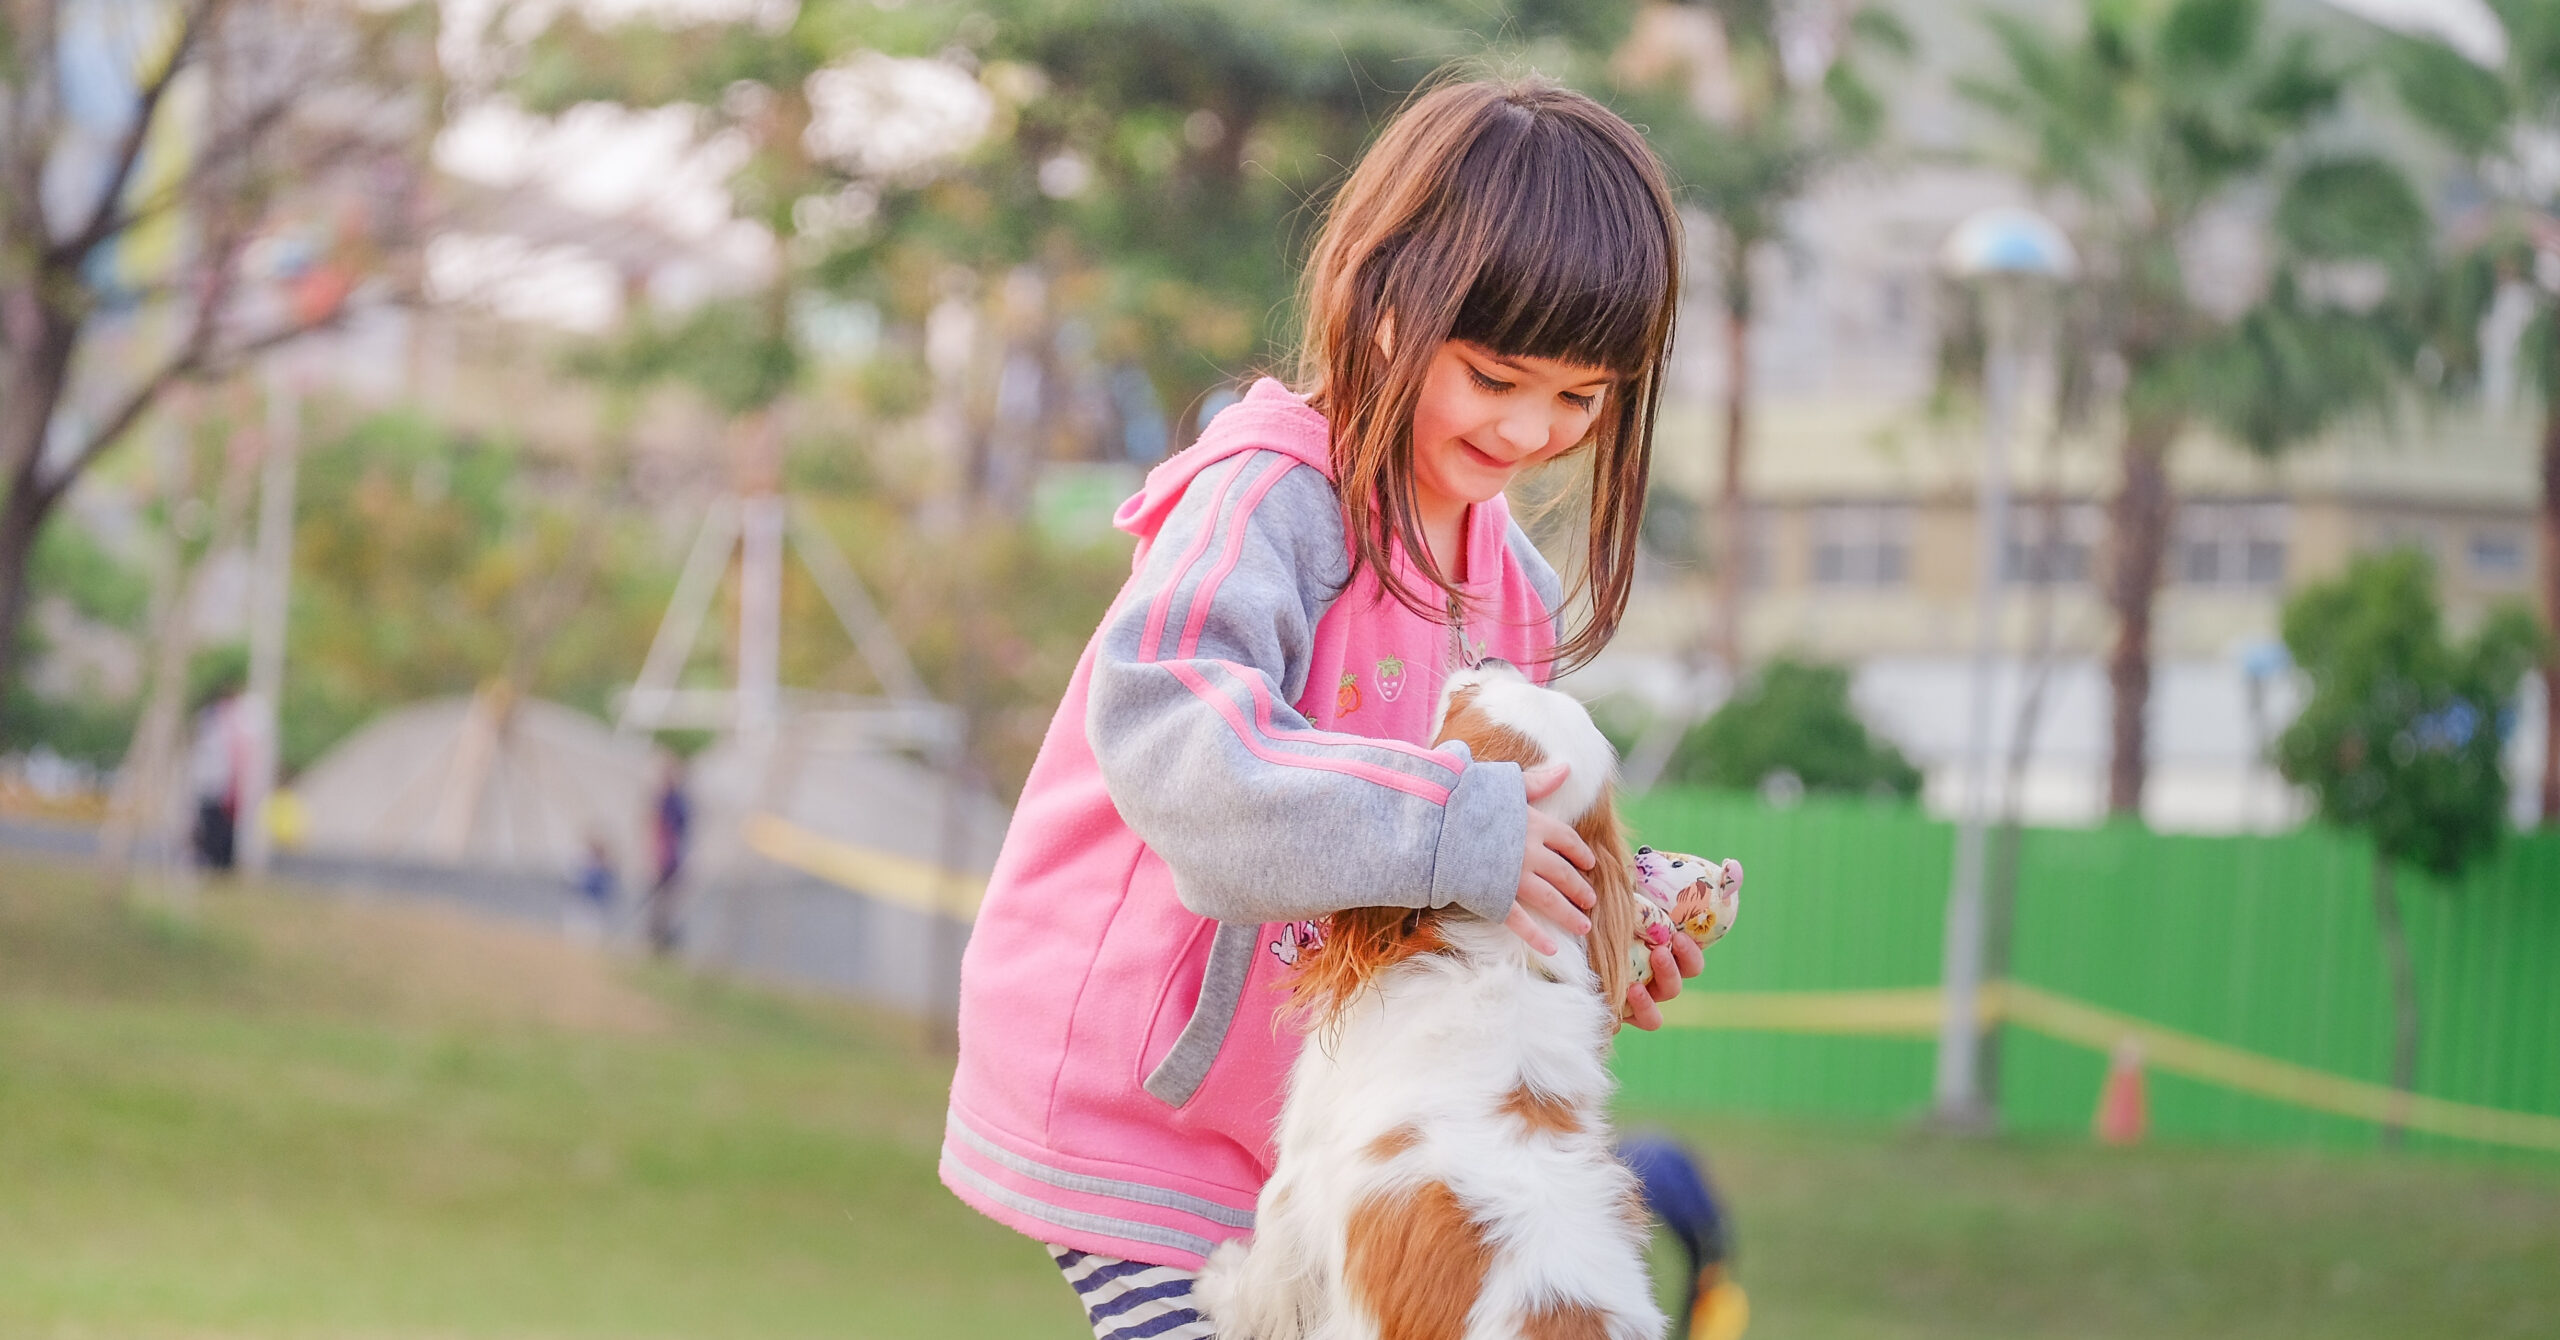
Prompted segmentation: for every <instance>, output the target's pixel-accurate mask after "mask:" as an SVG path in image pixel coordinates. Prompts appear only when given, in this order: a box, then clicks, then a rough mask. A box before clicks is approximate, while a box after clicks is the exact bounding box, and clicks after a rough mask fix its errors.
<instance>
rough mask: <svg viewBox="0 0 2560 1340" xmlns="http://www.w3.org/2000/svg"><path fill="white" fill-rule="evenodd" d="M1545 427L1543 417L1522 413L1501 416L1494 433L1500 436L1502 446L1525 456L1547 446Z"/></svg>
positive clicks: (1545, 421) (1545, 422)
mask: <svg viewBox="0 0 2560 1340" xmlns="http://www.w3.org/2000/svg"><path fill="white" fill-rule="evenodd" d="M1547 427H1548V425H1547V420H1546V416H1545V415H1542V414H1533V413H1525V412H1524V413H1518V414H1506V415H1504V416H1502V422H1501V423H1500V424H1499V425H1497V426H1496V428H1495V431H1496V432H1498V433H1500V434H1501V435H1502V442H1503V445H1504V446H1507V447H1509V448H1511V449H1512V450H1513V451H1516V452H1519V453H1521V454H1522V455H1527V454H1528V453H1530V452H1533V451H1536V450H1538V449H1539V448H1541V447H1544V446H1546V445H1547Z"/></svg>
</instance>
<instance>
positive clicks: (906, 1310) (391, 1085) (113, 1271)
mask: <svg viewBox="0 0 2560 1340" xmlns="http://www.w3.org/2000/svg"><path fill="white" fill-rule="evenodd" d="M946 1073H947V1064H946V1063H945V1062H943V1061H940V1060H938V1059H936V1058H935V1057H934V1056H932V1055H931V1054H929V1053H928V1052H926V1051H925V1050H924V1049H923V1048H922V1047H921V1046H920V1045H919V1044H918V1042H917V1041H916V1039H915V1035H914V1030H913V1028H912V1026H910V1025H906V1024H903V1023H900V1022H897V1021H894V1020H886V1019H881V1018H876V1017H872V1016H868V1015H865V1014H863V1013H861V1012H859V1011H855V1010H850V1009H846V1008H842V1007H837V1006H833V1005H828V1004H824V1003H817V1002H810V1001H806V1000H799V999H792V998H785V997H780V996H775V995H770V994H765V993H761V992H756V991H751V990H747V989H743V988H733V987H723V986H718V985H714V984H706V983H701V982H696V981H690V980H687V979H684V978H682V977H678V976H674V975H665V974H659V973H656V972H652V971H649V970H646V969H643V968H640V967H635V966H632V965H626V964H620V963H616V962H613V961H610V960H608V959H605V958H602V957H599V956H596V955H592V954H586V953H580V952H576V951H572V950H570V949H567V948H565V947H563V946H561V945H559V944H558V943H556V942H555V941H554V940H553V939H551V938H550V937H547V936H543V935H540V934H535V933H530V932H526V931H522V930H516V929H509V928H494V927H490V926H487V925H483V924H480V923H476V922H471V921H467V920H464V919H461V918H459V917H457V916H454V915H451V914H446V913H443V912H440V911H435V910H431V909H426V908H422V907H418V906H416V905H411V904H399V903H385V902H370V901H361V900H348V899H340V898H329V897H320V896H314V895H307V894H295V893H284V892H252V891H244V890H239V889H230V888H216V889H212V890H209V891H208V892H207V894H206V895H205V896H204V898H203V900H202V901H201V903H200V905H199V907H198V909H197V911H196V912H195V913H194V914H193V915H192V916H189V917H183V918H182V917H177V916H172V915H170V914H168V913H165V912H152V911H137V910H133V909H131V908H129V907H126V906H124V905H121V904H117V903H113V902H110V901H108V900H107V899H105V898H104V897H103V896H102V895H101V894H99V893H98V892H97V891H96V888H95V886H94V884H93V883H92V880H91V876H89V874H88V873H87V872H86V871H85V870H81V869H78V868H74V867H65V866H48V865H42V864H34V863H29V862H26V861H24V860H21V859H17V858H11V857H0V1336H5V1337H12V1338H14V1337H21V1336H24V1337H58V1338H60V1340H70V1338H71V1337H81V1338H83V1340H88V1338H90V1337H126V1336H133V1337H153V1338H157V1337H172V1338H173V1340H174V1338H176V1337H186V1338H187V1340H207V1338H212V1337H222V1338H224V1340H229V1338H233V1337H238V1338H241V1340H246V1338H247V1337H260V1338H264V1337H323V1336H325V1337H338V1336H349V1337H367V1338H368V1340H371V1338H374V1337H380V1338H383V1340H392V1338H395V1337H396V1338H399V1340H409V1338H412V1337H415V1338H418V1340H425V1338H426V1337H437V1338H439V1340H441V1338H443V1337H510V1338H513V1337H523V1338H526V1340H531V1338H532V1337H544V1338H545V1340H548V1338H550V1337H586V1336H686V1337H739V1338H741V1340H748V1338H754V1337H786V1336H857V1337H872V1336H880V1337H898V1336H918V1337H922V1336H973V1337H974V1336H987V1337H1028V1338H1031V1340H1038V1338H1040V1337H1054V1338H1055V1340H1072V1338H1073V1337H1075V1336H1078V1335H1081V1334H1084V1333H1085V1332H1084V1330H1083V1327H1082V1325H1081V1321H1080V1318H1079V1317H1078V1316H1077V1314H1076V1312H1075V1309H1074V1308H1073V1306H1072V1305H1071V1304H1070V1303H1069V1302H1068V1298H1067V1293H1066V1290H1065V1288H1064V1286H1062V1285H1060V1284H1059V1283H1058V1282H1057V1281H1056V1278H1055V1276H1054V1275H1053V1274H1052V1273H1051V1271H1050V1269H1049V1266H1048V1262H1047V1260H1046V1258H1045V1257H1044V1256H1043V1255H1042V1254H1041V1253H1040V1251H1039V1249H1038V1248H1037V1247H1035V1246H1033V1245H1032V1244H1030V1243H1028V1242H1027V1241H1024V1240H1022V1239H1019V1238H1017V1237H1015V1236H1013V1235H1012V1234H1010V1233H1008V1232H1006V1231H1004V1230H1001V1229H998V1228H996V1227H995V1226H993V1225H992V1224H988V1223H986V1222H984V1221H983V1220H980V1219H979V1218H977V1217H976V1216H975V1215H973V1214H971V1213H970V1212H969V1211H967V1210H965V1209H963V1208H961V1206H960V1205H959V1204H958V1203H957V1202H956V1201H954V1200H952V1199H951V1198H950V1197H949V1196H947V1195H945V1194H944V1193H943V1192H942V1191H941V1189H940V1187H939V1186H938V1185H937V1184H936V1183H935V1182H934V1179H933V1151H934V1148H935V1146H936V1144H937V1142H938V1139H939V1132H940V1125H941V1095H942V1088H943V1084H944V1080H945V1076H946ZM1638 1119H1642V1120H1648V1121H1650V1122H1651V1124H1657V1125H1672V1126H1675V1127H1676V1128H1678V1129H1680V1130H1682V1131H1683V1132H1684V1133H1686V1134H1689V1135H1692V1136H1694V1137H1695V1138H1696V1139H1697V1140H1698V1141H1699V1142H1700V1143H1701V1144H1703V1145H1704V1146H1705V1147H1707V1148H1708V1149H1709V1150H1710V1151H1711V1152H1712V1154H1713V1156H1714V1160H1715V1168H1716V1171H1717V1174H1718V1176H1719V1177H1720V1179H1721V1180H1722V1182H1723V1184H1724V1186H1725V1189H1726V1191H1727V1192H1728V1194H1729V1197H1730V1199H1731V1200H1732V1201H1733V1203H1734V1209H1735V1215H1736V1219H1737V1222H1738V1225H1739V1230H1740V1235H1741V1250H1742V1257H1741V1261H1740V1276H1741V1278H1742V1280H1743V1282H1744V1283H1745V1284H1746V1286H1747V1287H1748V1288H1749V1290H1750V1292H1751V1297H1752V1302H1753V1308H1754V1314H1755V1316H1754V1324H1753V1326H1752V1330H1751V1334H1752V1335H1753V1336H1754V1337H1769V1338H1771V1340H1784V1338H1785V1337H1835V1336H1836V1337H1896V1338H1899V1337H1913V1338H1915V1340H1916V1338H1918V1337H1948V1338H1950V1340H1953V1338H1954V1337H1992V1336H2019V1337H2027V1336H2038V1337H2041V1336H2051V1337H2064V1336H2070V1337H2137V1336H2143V1337H2148V1336H2158V1337H2210V1336H2233V1337H2237V1336H2253V1337H2254V1336H2305V1337H2310V1336H2319V1337H2324V1338H2326V1337H2362V1336H2373V1337H2384V1336H2389V1337H2409V1336H2518V1337H2525V1336H2532V1337H2550V1336H2554V1335H2560V1268H2555V1266H2554V1263H2555V1262H2560V1172H2554V1171H2552V1170H2550V1169H2548V1168H2542V1167H2519V1166H2517V1165H2512V1164H2489V1163H2467V1162H2453V1161H2446V1160H2420V1159H2408V1160H2387V1159H2371V1158H2354V1157H2340V1156H2320V1155H2295V1154H2285V1153H2268V1152H2263V1151H2252V1152H2233V1151H2198V1150H2146V1151H2138V1152H2133V1153H2124V1152H2115V1151H2098V1150H2092V1149H2086V1148H2081V1147H2077V1146H2063V1145H2052V1146H2043V1145H2016V1144H2002V1145H1962V1144H1949V1143H1944V1142H1940V1141H1934V1140H1928V1139H1922V1138H1917V1137H1912V1136H1906V1135H1902V1134H1899V1133H1895V1132H1887V1131H1877V1130H1872V1129H1855V1130H1839V1129H1803V1128H1787V1127H1782V1126H1778V1125H1773V1124H1769V1123H1746V1122H1736V1121H1712V1122H1699V1121H1680V1120H1672V1119H1666V1118H1663V1117H1661V1116H1660V1115H1659V1114H1639V1118H1638Z"/></svg>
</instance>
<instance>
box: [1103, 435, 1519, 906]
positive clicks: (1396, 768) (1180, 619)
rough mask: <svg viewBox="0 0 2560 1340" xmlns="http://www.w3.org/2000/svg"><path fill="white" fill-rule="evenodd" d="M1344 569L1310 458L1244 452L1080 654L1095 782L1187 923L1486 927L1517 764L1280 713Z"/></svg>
mask: <svg viewBox="0 0 2560 1340" xmlns="http://www.w3.org/2000/svg"><path fill="white" fill-rule="evenodd" d="M1348 571H1349V562H1348V559H1347V558H1346V557H1345V555H1344V552H1343V543H1342V520H1341V510H1340V504H1339V503H1338V502H1337V501H1336V499H1335V496H1334V493H1333V488H1332V486H1331V485H1330V484H1328V483H1327V482H1326V481H1325V479H1324V477H1323V475H1321V474H1319V473H1318V472H1317V471H1316V470H1314V469H1313V468H1310V467H1307V466H1305V465H1303V464H1302V463H1300V462H1298V461H1296V460H1294V459H1292V458H1290V457H1288V456H1285V455H1282V454H1280V453H1278V452H1268V451H1258V452H1250V453H1244V454H1240V455H1238V456H1237V457H1236V458H1235V460H1234V463H1233V464H1232V465H1230V464H1228V463H1225V462H1220V463H1218V464H1215V465H1212V466H1210V467H1209V468H1208V469H1207V470H1205V471H1204V472H1202V473H1201V475H1200V476H1199V477H1198V478H1196V479H1194V480H1193V481H1192V482H1191V485H1190V487H1189V488H1188V489H1187V490H1186V492H1185V495H1184V497H1183V499H1182V501H1181V503H1180V504H1178V505H1177V506H1176V507H1175V509H1174V511H1173V513H1172V515H1171V516H1170V517H1168V518H1167V519H1166V521H1165V525H1164V528H1163V530H1162V531H1160V532H1159V533H1158V534H1157V536H1156V538H1155V540H1154V542H1153V544H1152V545H1151V547H1150V548H1149V550H1148V553H1147V559H1146V562H1145V563H1144V565H1143V566H1142V567H1141V568H1140V570H1139V571H1138V573H1137V575H1136V576H1135V577H1134V578H1133V579H1132V581H1131V585H1130V588H1129V590H1128V591H1127V593H1126V594H1125V595H1124V596H1123V598H1122V599H1121V601H1120V603H1119V605H1118V606H1116V607H1115V608H1114V610H1113V613H1112V616H1111V621H1110V623H1109V624H1108V625H1106V626H1105V628H1104V631H1103V636H1102V640H1101V644H1100V646H1099V648H1098V650H1097V652H1096V656H1095V660H1094V667H1093V676H1092V680H1091V697H1090V700H1089V703H1088V705H1087V710H1086V717H1085V734H1086V738H1087V739H1088V740H1089V741H1090V742H1091V743H1092V745H1093V753H1094V758H1095V760H1096V761H1097V762H1098V763H1099V765H1100V766H1101V769H1102V777H1103V783H1104V785H1105V786H1107V787H1108V788H1109V790H1110V792H1111V799H1112V801H1113V803H1114V804H1116V805H1117V806H1118V807H1119V810H1120V815H1121V818H1122V819H1124V820H1125V821H1126V822H1127V823H1128V825H1129V827H1130V829H1131V830H1132V831H1134V832H1136V833H1137V835H1138V836H1139V838H1140V839H1141V840H1143V841H1144V842H1146V844H1147V845H1148V846H1149V847H1151V848H1153V849H1154V850H1155V851H1156V853H1157V854H1158V855H1160V856H1162V857H1163V858H1164V860H1165V863H1166V865H1168V866H1170V867H1171V868H1172V870H1173V876H1174V888H1175V891H1176V892H1177V893H1178V894H1179V895H1180V897H1181V898H1182V901H1183V905H1184V906H1186V907H1189V908H1190V909H1191V910H1192V911H1194V912H1197V913H1199V914H1200V915H1202V916H1205V917H1211V918H1214V919H1216V920H1219V921H1228V922H1268V921H1295V920H1299V919H1303V918H1309V917H1319V916H1325V915H1329V914H1331V913H1333V912H1338V911H1340V910H1342V909H1344V908H1348V907H1441V906H1446V905H1448V904H1452V903H1455V904H1457V905H1458V906H1461V907H1464V908H1466V909H1467V910H1468V911H1471V912H1474V913H1476V914H1478V915H1479V916H1483V917H1487V918H1489V919H1493V920H1499V919H1501V918H1502V917H1504V916H1507V915H1509V913H1510V910H1511V903H1512V898H1513V895H1514V892H1515V891H1516V889H1517V888H1518V886H1519V882H1520V853H1521V849H1522V847H1523V845H1524V844H1525V842H1526V839H1527V834H1528V823H1529V819H1528V802H1527V799H1526V797H1525V794H1524V792H1523V790H1522V785H1521V780H1520V769H1519V768H1518V767H1517V766H1515V765H1513V764H1509V763H1477V762H1474V761H1472V760H1471V759H1470V758H1469V757H1468V755H1467V751H1466V747H1465V746H1464V745H1456V744H1453V745H1451V746H1449V747H1447V748H1445V749H1439V750H1429V749H1422V748H1419V747H1416V746H1413V745H1409V744H1405V743H1403V742H1400V741H1391V740H1376V739H1371V738H1369V737H1367V736H1362V735H1351V734H1344V733H1338V732H1333V731H1319V730H1316V729H1314V728H1313V727H1312V726H1311V725H1310V724H1309V723H1308V722H1307V720H1306V719H1305V718H1304V717H1302V716H1300V715H1299V714H1298V712H1297V709H1296V708H1295V707H1293V706H1292V704H1293V703H1294V702H1296V700H1297V698H1298V697H1299V695H1300V694H1301V693H1303V692H1304V691H1305V688H1306V680H1307V673H1308V666H1309V662H1310V660H1311V659H1312V656H1313V651H1314V645H1315V627H1316V621H1317V620H1318V618H1320V617H1321V616H1322V614H1323V612H1324V610H1325V608H1326V606H1327V605H1329V604H1330V603H1331V601H1332V599H1333V597H1334V595H1335V594H1336V593H1337V592H1338V591H1339V590H1340V589H1341V587H1342V585H1343V584H1344V582H1345V580H1346V579H1347V575H1348Z"/></svg>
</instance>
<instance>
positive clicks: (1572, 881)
mask: <svg viewBox="0 0 2560 1340" xmlns="http://www.w3.org/2000/svg"><path fill="white" fill-rule="evenodd" d="M1569 771H1570V770H1569V769H1568V768H1566V767H1565V765H1564V764H1562V763H1542V764H1540V765H1538V766H1537V767H1534V768H1531V769H1529V770H1528V771H1526V772H1523V773H1521V774H1520V780H1521V781H1522V782H1523V783H1524V784H1525V785H1526V788H1527V790H1528V794H1529V802H1530V805H1531V806H1532V808H1531V809H1530V811H1529V836H1528V841H1527V844H1526V849H1525V850H1523V851H1522V852H1521V855H1520V890H1519V895H1518V901H1516V902H1514V903H1513V904H1512V905H1511V915H1510V916H1508V917H1505V918H1504V919H1503V922H1502V924H1503V925H1505V926H1508V927H1510V928H1511V932H1512V934H1514V935H1517V936H1519V937H1520V938H1521V939H1523V940H1526V941H1528V942H1529V947H1530V948H1531V949H1534V950H1537V951H1538V952H1539V953H1541V954H1552V953H1554V952H1556V941H1555V937H1554V936H1552V935H1549V934H1547V931H1546V927H1544V926H1541V925H1539V924H1538V923H1537V921H1536V919H1535V918H1533V917H1532V916H1531V915H1530V914H1531V913H1533V912H1534V913H1536V914H1537V916H1539V917H1544V918H1546V919H1547V921H1548V922H1549V923H1551V924H1553V925H1555V926H1557V927H1558V928H1560V929H1562V930H1564V931H1567V932H1569V933H1571V934H1574V935H1588V934H1590V933H1591V918H1589V917H1586V916H1584V915H1583V913H1584V912H1585V911H1587V910H1588V909H1589V908H1590V906H1591V904H1592V902H1593V901H1594V895H1593V894H1592V892H1591V881H1590V880H1587V879H1584V878H1583V877H1582V872H1583V871H1585V870H1588V869H1590V868H1591V861H1592V857H1591V848H1590V847H1589V846H1588V845H1587V844H1585V843H1584V842H1583V840H1582V835H1581V834H1579V833H1576V832H1574V831H1573V827H1572V825H1570V824H1567V823H1565V822H1564V821H1563V820H1561V819H1558V818H1556V817H1555V816H1554V815H1551V814H1547V813H1545V812H1544V811H1541V810H1539V809H1537V808H1535V806H1536V804H1537V802H1539V801H1541V800H1544V799H1546V798H1547V797H1548V796H1551V795H1553V794H1555V790H1556V788H1557V787H1560V786H1562V785H1564V780H1565V776H1566V774H1567V773H1568V772H1569ZM1654 952H1655V953H1656V954H1657V955H1658V954H1660V953H1661V952H1662V951H1661V950H1659V949H1657V950H1655V951H1654ZM1689 959H1690V962H1692V963H1696V962H1697V961H1698V947H1697V946H1696V945H1694V944H1693V945H1691V946H1689ZM1689 971H1690V972H1693V973H1694V972H1696V971H1697V969H1696V968H1695V967H1692V968H1690V969H1689ZM1672 990H1674V991H1678V990H1679V988H1678V987H1677V986H1675V987H1673V988H1672ZM1664 999H1665V1000H1668V999H1670V997H1668V996H1665V997H1664ZM1660 1018H1661V1016H1660V1014H1659V1013H1658V1012H1657V1014H1656V1015H1655V1020H1656V1022H1657V1023H1658V1022H1659V1021H1660Z"/></svg>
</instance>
